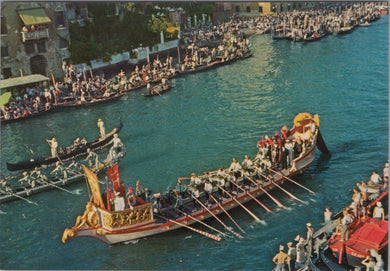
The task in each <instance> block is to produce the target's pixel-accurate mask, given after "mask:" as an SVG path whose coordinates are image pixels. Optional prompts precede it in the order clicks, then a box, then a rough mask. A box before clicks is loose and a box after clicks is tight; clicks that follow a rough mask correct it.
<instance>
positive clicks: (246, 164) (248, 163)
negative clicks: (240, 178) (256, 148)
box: [241, 155, 253, 170]
mask: <svg viewBox="0 0 390 271" xmlns="http://www.w3.org/2000/svg"><path fill="white" fill-rule="evenodd" d="M252 165H253V162H252V160H251V159H250V158H249V156H248V155H245V159H244V161H242V163H241V166H242V167H243V168H244V169H246V170H248V169H249V168H250V167H252Z"/></svg>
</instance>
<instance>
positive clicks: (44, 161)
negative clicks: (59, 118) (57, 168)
mask: <svg viewBox="0 0 390 271" xmlns="http://www.w3.org/2000/svg"><path fill="white" fill-rule="evenodd" d="M122 127H123V124H122V121H120V124H119V126H118V127H116V128H114V129H113V130H112V131H111V132H109V133H108V134H106V137H105V138H104V139H101V138H98V139H95V140H93V141H90V142H87V143H86V144H85V145H84V144H80V145H79V146H78V147H77V148H76V149H74V150H71V147H70V148H66V149H70V150H69V151H65V153H60V154H59V155H58V156H57V157H38V158H35V159H30V160H28V161H22V162H18V163H10V162H7V169H8V170H9V171H17V170H25V169H33V168H35V167H40V166H42V165H52V164H55V163H56V162H58V161H59V159H60V160H61V161H62V162H63V161H67V160H70V159H73V158H76V157H78V156H83V155H86V154H87V149H91V150H92V151H95V150H99V149H102V148H104V147H106V146H107V144H108V143H109V142H110V141H111V140H112V139H113V137H114V134H117V133H119V131H120V130H121V129H122Z"/></svg>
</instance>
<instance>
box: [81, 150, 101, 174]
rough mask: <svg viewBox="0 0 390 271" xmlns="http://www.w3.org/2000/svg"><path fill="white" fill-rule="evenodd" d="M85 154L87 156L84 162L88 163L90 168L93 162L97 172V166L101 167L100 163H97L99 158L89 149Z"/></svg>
mask: <svg viewBox="0 0 390 271" xmlns="http://www.w3.org/2000/svg"><path fill="white" fill-rule="evenodd" d="M87 153H88V156H87V158H85V161H88V162H89V167H90V168H91V167H92V162H93V161H95V169H96V170H98V169H99V165H102V163H101V162H100V161H99V156H98V155H97V154H96V153H95V152H93V151H91V149H90V148H88V149H87Z"/></svg>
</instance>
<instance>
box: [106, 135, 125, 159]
mask: <svg viewBox="0 0 390 271" xmlns="http://www.w3.org/2000/svg"><path fill="white" fill-rule="evenodd" d="M110 144H112V147H111V149H110V151H109V156H110V157H111V159H114V158H116V157H117V156H118V155H119V153H120V152H121V150H122V149H123V143H122V141H121V139H120V138H119V137H118V134H114V138H113V139H111V141H110V142H108V145H110Z"/></svg>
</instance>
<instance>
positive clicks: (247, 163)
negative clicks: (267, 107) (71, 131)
mask: <svg viewBox="0 0 390 271" xmlns="http://www.w3.org/2000/svg"><path fill="white" fill-rule="evenodd" d="M283 128H287V127H283ZM282 131H283V132H282V134H283V136H282V137H277V136H275V137H273V140H272V139H271V138H266V140H265V141H264V140H262V141H260V142H259V143H258V147H259V153H258V155H257V156H256V158H255V159H254V160H253V161H252V160H250V159H249V157H246V159H245V160H244V162H243V163H242V166H241V165H240V164H239V163H238V162H237V161H236V160H234V161H233V163H232V165H231V166H230V168H229V169H226V170H222V169H220V170H218V171H215V172H210V173H206V174H205V175H203V176H200V177H196V175H195V174H192V177H191V179H190V178H178V179H179V180H178V184H177V187H176V189H172V190H169V191H167V192H164V193H155V194H153V195H151V193H150V192H149V191H147V190H146V189H145V191H141V189H138V185H137V191H136V193H135V194H134V195H133V193H132V191H131V190H132V189H130V188H129V190H130V191H129V193H128V195H126V192H125V191H126V188H125V187H124V186H122V185H115V184H118V181H119V173H118V169H117V167H114V168H112V169H110V170H109V171H108V172H107V173H108V175H109V177H110V179H111V183H112V186H113V189H111V188H110V182H109V181H107V191H106V192H105V193H103V194H102V193H101V192H100V186H99V183H98V181H97V176H96V175H95V174H93V173H92V172H91V171H90V170H89V169H88V168H86V167H84V171H85V174H86V176H87V178H88V181H89V185H90V187H91V191H92V197H91V199H90V201H89V202H88V203H87V206H86V211H85V212H84V214H83V215H81V216H78V217H77V219H76V224H75V226H74V227H72V228H67V229H65V231H64V234H63V237H62V242H64V243H65V242H66V241H67V240H68V239H69V238H72V237H81V236H89V237H94V238H96V239H98V240H100V241H102V242H104V243H106V244H109V245H112V244H119V243H124V242H127V241H131V240H136V239H140V238H144V237H147V236H151V235H155V234H160V233H164V232H167V231H171V230H175V229H178V228H182V227H186V228H188V229H191V230H193V231H196V232H198V233H200V234H203V235H205V236H207V237H209V238H212V239H214V240H217V241H219V240H220V239H221V237H220V236H215V235H213V234H210V233H207V232H204V231H200V230H198V229H195V228H193V227H191V226H190V225H191V224H194V223H197V222H199V223H202V224H204V225H207V224H205V223H204V222H203V220H205V219H207V218H210V217H214V218H215V219H217V220H218V221H219V222H220V223H221V224H222V225H223V226H224V227H225V229H226V230H228V231H229V232H230V233H232V234H234V235H235V236H237V237H239V238H242V236H241V235H240V234H238V233H236V232H234V231H233V230H232V229H231V228H229V227H227V226H226V225H225V224H224V223H223V222H222V221H221V220H220V219H219V218H218V217H217V215H219V214H221V213H226V214H227V215H228V213H227V211H228V210H230V209H232V208H235V207H241V208H242V209H244V210H245V212H247V213H248V215H250V216H251V217H252V218H254V219H255V220H256V221H259V222H264V221H262V220H261V219H260V218H258V217H257V216H256V215H254V214H253V213H252V212H251V211H250V210H248V209H247V208H246V207H245V206H244V205H243V204H244V203H246V202H248V201H251V200H252V199H253V200H255V201H256V202H257V203H258V204H259V205H261V206H262V207H263V208H264V209H265V210H267V212H272V210H271V209H270V208H268V207H267V206H265V205H264V204H263V203H261V202H260V201H259V200H258V199H257V197H259V196H261V195H267V196H269V197H271V198H272V199H273V201H275V202H276V203H277V204H278V206H280V207H284V205H283V204H282V203H280V202H279V201H277V200H276V199H275V198H273V197H272V196H271V195H270V194H269V193H268V191H269V190H272V189H274V188H275V187H278V188H280V189H282V190H283V191H284V192H285V193H288V195H290V196H291V197H293V198H294V199H296V200H298V201H301V200H300V199H298V198H297V197H295V196H293V195H292V194H291V193H289V192H287V191H286V190H285V189H284V188H282V187H281V186H280V185H281V184H283V183H284V182H285V181H290V182H293V183H295V184H297V185H299V186H300V187H303V188H305V187H304V186H303V185H301V184H299V183H297V182H295V181H294V180H292V179H291V178H290V177H291V176H293V175H295V174H297V173H300V172H302V171H303V170H305V169H306V168H307V167H308V166H310V164H311V163H312V162H313V160H314V158H315V155H314V154H315V149H316V145H324V142H323V139H322V137H320V131H319V117H318V115H316V116H314V118H312V117H311V115H310V114H307V113H302V114H299V115H298V116H297V117H296V118H295V120H294V127H293V128H292V129H291V130H288V129H282ZM320 138H321V140H319V139H320ZM282 139H283V140H282ZM282 141H285V142H286V144H290V143H291V142H292V141H295V144H296V146H297V147H296V148H294V150H295V154H294V155H293V156H292V159H291V160H290V161H289V162H287V164H285V163H286V161H288V160H286V159H287V157H286V154H287V153H286V152H284V153H283V154H282V155H281V160H279V158H278V156H277V155H273V154H272V153H274V152H275V151H276V150H277V149H278V148H279V147H280V150H281V153H282V151H285V148H284V146H285V144H284V143H283V145H282ZM290 141H291V142H290ZM320 141H321V142H320ZM321 149H322V150H327V149H326V146H322V147H321ZM268 151H269V152H268ZM270 160H272V161H270ZM183 179H190V184H189V185H184V184H183V183H182V180H183ZM305 189H306V190H309V189H307V188H305ZM112 190H113V191H114V195H115V196H113V194H112V193H111V191H112ZM309 191H311V190H309ZM311 192H313V191H311ZM313 193H314V192H313ZM127 196H128V198H127V200H125V198H126V197H127ZM301 202H302V201H301ZM229 217H230V215H229ZM230 219H231V220H232V221H233V222H234V223H235V225H236V226H237V228H239V229H240V230H241V231H242V232H244V231H243V230H242V228H241V227H239V225H237V223H236V222H235V221H234V219H233V218H232V217H230ZM207 226H208V227H211V226H209V225H207ZM211 228H212V227H211ZM213 229H214V230H216V231H217V232H219V233H220V234H222V235H223V236H227V234H225V233H223V232H221V231H219V230H217V229H215V228H213Z"/></svg>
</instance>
